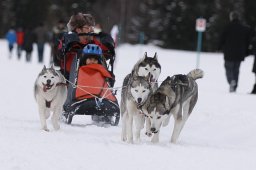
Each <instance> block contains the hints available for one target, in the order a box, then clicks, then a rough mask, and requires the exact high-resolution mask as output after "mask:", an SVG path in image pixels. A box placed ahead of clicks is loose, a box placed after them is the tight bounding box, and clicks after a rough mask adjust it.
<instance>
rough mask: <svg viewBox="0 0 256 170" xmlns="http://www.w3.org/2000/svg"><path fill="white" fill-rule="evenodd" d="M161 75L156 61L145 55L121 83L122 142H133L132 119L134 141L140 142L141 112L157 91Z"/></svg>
mask: <svg viewBox="0 0 256 170" xmlns="http://www.w3.org/2000/svg"><path fill="white" fill-rule="evenodd" d="M160 73H161V66H160V64H159V62H158V59H157V54H156V53H155V55H154V57H148V56H147V53H145V54H144V56H143V58H142V59H140V60H139V61H138V62H137V63H136V64H135V65H134V67H133V69H132V72H131V73H130V74H128V75H127V76H126V77H125V79H124V81H123V89H122V94H121V116H122V137H121V138H122V140H123V141H127V142H129V143H132V142H133V132H132V125H133V118H134V119H135V126H136V134H135V135H136V141H140V131H141V129H143V127H144V122H145V117H144V114H143V113H142V112H141V109H142V107H143V105H144V104H145V103H146V101H147V100H148V97H149V96H150V95H151V94H152V92H153V90H156V89H157V86H158V85H157V80H158V78H159V75H160Z"/></svg>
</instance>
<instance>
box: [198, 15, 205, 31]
mask: <svg viewBox="0 0 256 170" xmlns="http://www.w3.org/2000/svg"><path fill="white" fill-rule="evenodd" d="M205 29H206V19H204V18H198V19H196V30H197V31H201V32H204V31H205Z"/></svg>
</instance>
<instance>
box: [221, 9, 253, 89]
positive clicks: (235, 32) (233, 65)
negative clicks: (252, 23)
mask: <svg viewBox="0 0 256 170" xmlns="http://www.w3.org/2000/svg"><path fill="white" fill-rule="evenodd" d="M250 32H251V31H250V28H249V27H248V26H245V25H243V24H242V23H241V21H240V16H239V14H238V13H237V12H231V13H230V23H229V24H228V25H227V26H226V28H225V30H224V32H223V34H222V37H221V41H220V45H219V48H220V49H222V50H223V53H224V66H225V70H226V78H227V81H228V83H229V92H235V91H236V89H237V86H238V77H239V68H240V64H241V62H242V61H243V60H244V58H245V57H246V56H247V50H248V47H249V43H250Z"/></svg>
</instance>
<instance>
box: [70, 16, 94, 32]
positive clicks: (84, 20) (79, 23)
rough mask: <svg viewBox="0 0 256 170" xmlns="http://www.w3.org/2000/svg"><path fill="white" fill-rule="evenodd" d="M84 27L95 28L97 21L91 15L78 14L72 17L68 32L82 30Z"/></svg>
mask: <svg viewBox="0 0 256 170" xmlns="http://www.w3.org/2000/svg"><path fill="white" fill-rule="evenodd" d="M84 25H88V26H94V25H95V21H94V18H93V17H92V15H91V14H83V13H77V14H74V15H72V16H71V17H70V20H69V22H68V24H67V27H68V31H74V30H75V29H76V28H81V27H83V26H84Z"/></svg>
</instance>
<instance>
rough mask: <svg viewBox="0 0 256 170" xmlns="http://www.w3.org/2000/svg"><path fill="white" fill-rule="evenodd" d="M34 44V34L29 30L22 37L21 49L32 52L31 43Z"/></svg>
mask: <svg viewBox="0 0 256 170" xmlns="http://www.w3.org/2000/svg"><path fill="white" fill-rule="evenodd" d="M34 42H35V34H34V33H33V31H31V30H27V31H26V32H25V35H24V44H23V49H24V50H25V51H26V52H28V53H31V52H32V50H33V43H34Z"/></svg>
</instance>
